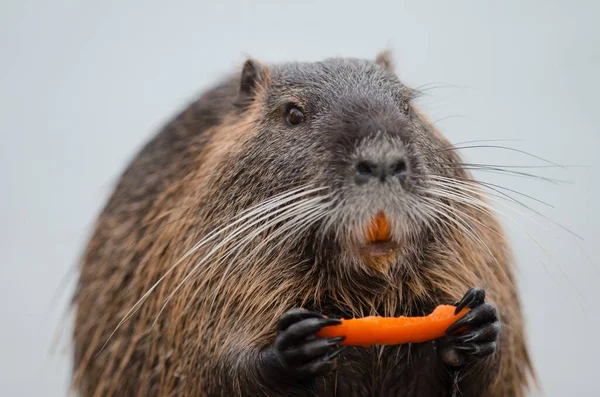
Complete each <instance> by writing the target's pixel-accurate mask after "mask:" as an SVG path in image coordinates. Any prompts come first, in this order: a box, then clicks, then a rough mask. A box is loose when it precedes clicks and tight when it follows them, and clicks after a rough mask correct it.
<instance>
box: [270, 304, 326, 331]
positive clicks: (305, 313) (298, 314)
mask: <svg viewBox="0 0 600 397" xmlns="http://www.w3.org/2000/svg"><path fill="white" fill-rule="evenodd" d="M307 318H323V315H322V314H319V313H317V312H313V311H310V310H306V309H292V310H290V311H288V312H286V313H285V314H284V315H283V316H281V318H280V319H279V323H278V324H277V331H285V330H286V329H287V327H289V326H290V325H292V324H294V323H297V322H298V321H300V320H304V319H307Z"/></svg>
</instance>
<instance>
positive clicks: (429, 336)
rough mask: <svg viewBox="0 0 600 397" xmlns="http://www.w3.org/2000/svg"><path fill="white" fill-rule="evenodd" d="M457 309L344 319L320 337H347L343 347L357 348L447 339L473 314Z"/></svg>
mask: <svg viewBox="0 0 600 397" xmlns="http://www.w3.org/2000/svg"><path fill="white" fill-rule="evenodd" d="M455 309H456V308H455V307H454V306H450V305H440V306H438V307H436V308H435V310H434V311H433V312H432V313H431V314H429V315H427V316H423V317H377V316H370V317H363V318H354V319H348V320H342V323H341V324H339V325H332V326H329V327H324V328H323V329H321V330H320V331H319V332H317V336H318V337H322V338H333V337H336V336H345V337H346V339H344V340H343V341H342V342H341V344H342V345H355V346H371V345H400V344H404V343H420V342H427V341H430V340H434V339H438V338H441V337H442V336H444V335H445V333H446V330H447V329H448V327H450V326H451V325H452V324H454V322H455V321H456V320H458V319H459V318H461V317H462V316H464V315H465V314H466V313H467V312H468V311H469V309H468V308H465V309H463V310H461V311H460V313H458V314H457V315H455V314H454V310H455Z"/></svg>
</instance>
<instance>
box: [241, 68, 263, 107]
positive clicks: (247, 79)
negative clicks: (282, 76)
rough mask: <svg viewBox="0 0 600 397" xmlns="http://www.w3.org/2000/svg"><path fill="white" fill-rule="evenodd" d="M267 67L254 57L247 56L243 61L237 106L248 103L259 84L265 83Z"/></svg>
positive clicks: (243, 105)
mask: <svg viewBox="0 0 600 397" xmlns="http://www.w3.org/2000/svg"><path fill="white" fill-rule="evenodd" d="M266 79H267V69H266V67H265V66H263V65H261V64H260V62H258V61H257V60H255V59H252V58H249V59H247V60H246V62H244V67H243V68H242V75H241V78H240V91H239V94H238V99H237V104H238V106H242V107H245V106H247V105H249V104H250V103H251V102H252V100H253V99H254V96H255V94H256V91H257V89H258V87H259V86H260V84H263V83H266Z"/></svg>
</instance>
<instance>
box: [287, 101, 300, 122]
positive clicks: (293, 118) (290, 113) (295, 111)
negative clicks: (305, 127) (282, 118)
mask: <svg viewBox="0 0 600 397" xmlns="http://www.w3.org/2000/svg"><path fill="white" fill-rule="evenodd" d="M286 119H287V122H288V123H289V124H290V125H298V124H300V123H302V122H303V121H304V113H302V110H300V109H299V108H298V106H296V105H290V106H289V107H288V110H287V115H286Z"/></svg>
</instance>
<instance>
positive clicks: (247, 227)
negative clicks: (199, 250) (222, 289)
mask: <svg viewBox="0 0 600 397" xmlns="http://www.w3.org/2000/svg"><path fill="white" fill-rule="evenodd" d="M319 199H320V197H317V198H316V199H310V200H319ZM300 204H302V202H301V203H300ZM298 205H299V204H298V203H292V204H290V205H288V206H285V207H283V208H278V209H276V210H273V211H272V212H270V213H269V214H267V215H265V216H263V217H261V218H259V219H258V220H254V221H252V222H250V224H247V225H244V226H243V227H240V228H239V229H237V230H236V231H234V233H231V234H229V235H228V236H227V237H225V239H223V241H221V242H220V243H219V244H217V245H216V246H215V247H214V248H213V249H212V250H211V251H210V252H209V253H208V254H206V255H205V256H204V257H203V258H202V259H201V260H200V261H199V262H198V263H197V264H196V265H194V267H193V268H192V269H191V270H190V271H189V272H188V274H187V275H186V276H185V277H184V279H183V280H182V281H181V282H180V283H179V285H178V286H177V287H176V288H175V290H174V291H173V292H171V293H170V294H169V296H168V297H167V298H166V299H165V301H164V303H163V306H162V308H161V309H160V311H159V313H158V315H157V318H158V317H159V316H160V314H161V313H162V311H163V310H164V308H165V307H166V305H167V304H168V303H169V301H170V300H171V299H172V298H173V296H175V294H176V293H177V292H178V291H179V290H180V289H181V288H182V287H183V285H185V283H186V282H187V281H188V280H189V279H190V278H191V277H192V276H193V275H194V274H195V273H196V272H197V270H198V269H199V268H200V266H201V265H202V264H204V263H205V262H206V261H208V259H210V258H211V257H212V255H214V254H215V253H216V252H218V251H219V249H221V248H222V247H224V246H226V245H227V244H228V243H230V242H231V241H232V240H233V239H234V238H235V237H237V236H238V235H240V234H241V233H243V232H244V231H246V230H248V229H249V228H251V227H252V226H254V225H256V224H258V223H260V222H262V221H263V220H266V219H268V218H269V217H271V216H273V215H274V214H277V213H280V212H283V211H286V210H289V209H290V208H293V207H294V206H298ZM287 215H288V214H286V213H284V214H283V215H280V216H279V217H278V218H280V219H281V218H283V217H285V216H287ZM283 219H284V218H283ZM261 230H264V226H263V228H262V229H261ZM155 322H156V320H155Z"/></svg>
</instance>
